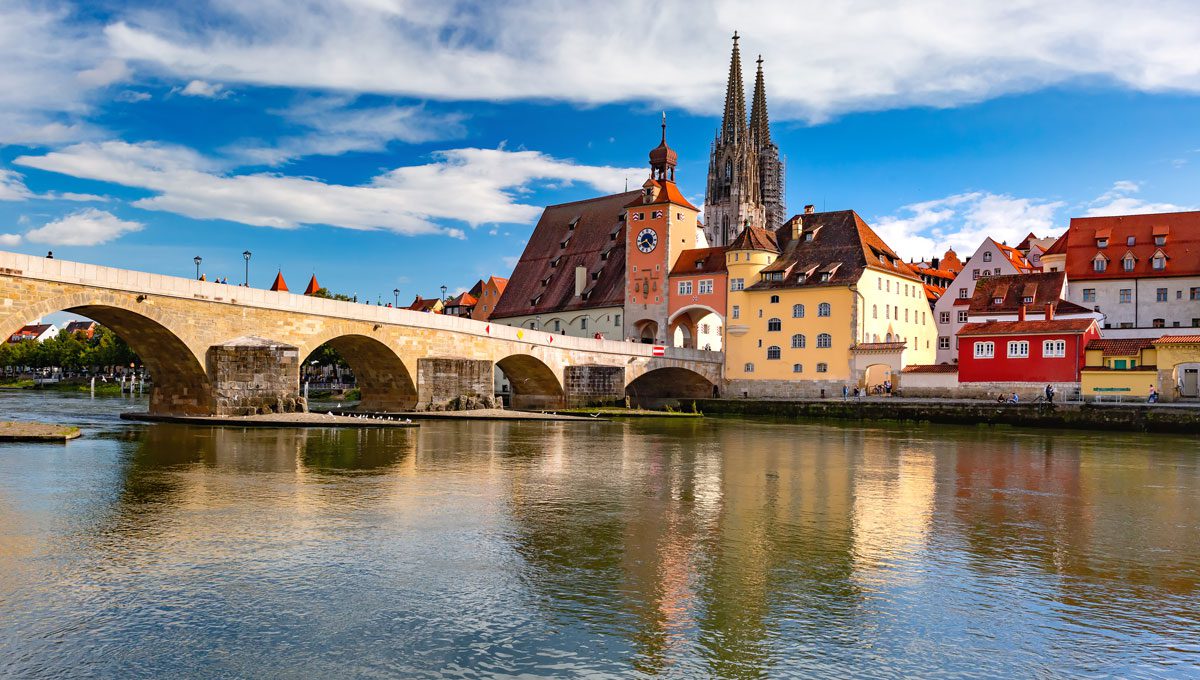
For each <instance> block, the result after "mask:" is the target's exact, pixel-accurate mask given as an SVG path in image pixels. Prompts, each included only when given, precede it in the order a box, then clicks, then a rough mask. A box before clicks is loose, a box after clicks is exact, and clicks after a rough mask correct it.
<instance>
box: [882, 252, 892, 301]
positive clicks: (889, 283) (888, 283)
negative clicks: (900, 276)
mask: <svg viewBox="0 0 1200 680" xmlns="http://www.w3.org/2000/svg"><path fill="white" fill-rule="evenodd" d="M880 257H883V256H882V255H880ZM884 287H885V288H886V289H887V292H889V293H890V292H892V280H891V279H888V280H887V283H885V284H884Z"/></svg>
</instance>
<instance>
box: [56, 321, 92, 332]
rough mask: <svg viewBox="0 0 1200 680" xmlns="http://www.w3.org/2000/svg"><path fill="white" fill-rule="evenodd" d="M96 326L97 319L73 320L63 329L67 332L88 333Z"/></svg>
mask: <svg viewBox="0 0 1200 680" xmlns="http://www.w3.org/2000/svg"><path fill="white" fill-rule="evenodd" d="M95 328H96V322H95V321H72V322H70V323H68V324H67V327H66V328H64V329H63V330H64V331H65V332H67V333H87V332H88V331H90V330H93V329H95Z"/></svg>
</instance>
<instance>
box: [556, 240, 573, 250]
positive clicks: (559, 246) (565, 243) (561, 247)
mask: <svg viewBox="0 0 1200 680" xmlns="http://www.w3.org/2000/svg"><path fill="white" fill-rule="evenodd" d="M570 242H571V239H570V238H565V239H563V241H562V243H559V244H558V248H559V250H566V249H567V244H568V243H570Z"/></svg>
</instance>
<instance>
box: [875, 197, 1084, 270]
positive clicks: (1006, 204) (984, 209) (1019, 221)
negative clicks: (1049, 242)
mask: <svg viewBox="0 0 1200 680" xmlns="http://www.w3.org/2000/svg"><path fill="white" fill-rule="evenodd" d="M1063 205H1064V204H1063V203H1062V202H1060V201H1046V200H1044V199H1039V198H1015V197H1012V196H1007V195H1002V194H992V193H987V192H982V191H976V192H971V193H964V194H956V195H953V196H947V197H945V198H940V199H937V200H933V201H925V202H923V203H913V204H911V205H906V206H904V207H902V208H900V210H899V211H897V212H899V213H900V214H899V215H888V216H885V217H880V218H878V219H876V220H875V221H874V222H873V223H872V228H873V229H874V230H875V232H876V233H877V234H879V236H880V237H881V238H882V239H883V240H884V242H885V243H887V244H888V245H890V246H891V247H892V248H893V249H895V250H896V252H897V254H899V255H900V256H901V257H904V258H906V259H907V258H913V259H922V258H925V257H930V256H934V255H939V254H941V253H942V252H944V251H945V250H946V249H947V248H954V250H955V251H957V252H959V253H970V252H974V250H975V249H976V248H977V247H978V246H979V244H980V243H982V242H983V239H984V238H986V237H989V236H990V237H991V238H992V239H994V240H996V241H997V242H1000V243H1003V242H1007V243H1008V244H1009V245H1016V244H1017V243H1019V242H1020V241H1021V240H1022V239H1024V238H1025V236H1026V234H1028V233H1029V232H1034V233H1035V234H1037V235H1038V236H1041V237H1045V236H1049V235H1051V232H1052V231H1059V229H1057V228H1056V227H1055V219H1054V217H1055V213H1057V212H1058V210H1059V208H1061V207H1063Z"/></svg>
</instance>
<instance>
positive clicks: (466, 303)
mask: <svg viewBox="0 0 1200 680" xmlns="http://www.w3.org/2000/svg"><path fill="white" fill-rule="evenodd" d="M478 302H479V300H478V298H476V297H475V296H474V295H471V293H469V292H466V293H459V294H458V295H457V296H455V298H454V299H453V300H450V301H448V302H447V303H446V306H447V307H474V306H475V305H476V304H477V303H478Z"/></svg>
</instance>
